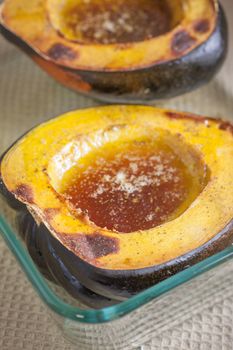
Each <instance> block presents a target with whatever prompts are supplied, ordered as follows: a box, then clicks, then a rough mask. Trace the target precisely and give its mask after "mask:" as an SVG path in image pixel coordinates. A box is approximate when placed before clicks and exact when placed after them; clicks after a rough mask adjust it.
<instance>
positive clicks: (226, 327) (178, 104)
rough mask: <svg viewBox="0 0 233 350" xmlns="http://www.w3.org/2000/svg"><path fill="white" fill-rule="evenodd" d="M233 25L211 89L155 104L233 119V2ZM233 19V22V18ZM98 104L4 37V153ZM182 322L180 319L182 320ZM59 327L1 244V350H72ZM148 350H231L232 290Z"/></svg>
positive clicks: (230, 10)
mask: <svg viewBox="0 0 233 350" xmlns="http://www.w3.org/2000/svg"><path fill="white" fill-rule="evenodd" d="M223 5H224V6H225V9H226V13H227V15H228V21H229V23H230V32H231V33H232V36H230V50H229V51H230V52H229V56H228V59H227V62H226V63H225V65H224V67H223V69H222V70H221V72H220V73H219V74H218V76H217V78H216V79H215V80H214V81H213V82H211V83H210V84H209V85H208V86H205V87H203V88H201V89H199V90H198V91H196V92H194V93H191V94H187V95H184V96H182V97H179V98H176V99H172V100H170V101H166V102H160V103H157V104H159V105H166V106H168V107H173V108H174V107H175V108H178V109H181V110H185V111H192V112H196V113H200V114H208V115H211V116H218V117H219V116H220V117H225V118H227V119H231V118H232V120H233V83H232V77H233V3H232V0H225V1H223ZM231 17H232V18H231ZM97 104H98V102H96V101H94V100H92V99H89V98H86V97H82V96H80V95H77V94H76V93H74V92H72V91H69V90H68V89H66V88H64V87H62V86H61V85H59V84H57V83H56V82H55V81H54V80H52V79H51V78H50V77H48V76H47V75H46V74H45V73H44V72H42V71H41V70H40V69H39V68H38V67H37V66H35V64H34V63H33V62H32V61H30V59H29V58H28V57H26V56H25V55H23V54H22V53H21V52H20V51H19V50H18V49H17V48H15V47H14V46H12V45H10V44H9V43H7V42H6V41H5V40H4V39H2V38H0V153H2V152H3V151H4V150H5V149H6V148H7V147H8V146H9V145H10V144H11V143H12V142H13V141H15V140H16V139H17V138H18V137H19V136H20V135H22V134H23V133H24V132H25V131H27V130H28V129H30V128H31V127H33V126H34V125H36V124H38V123H41V122H43V121H45V120H47V119H49V118H51V117H53V116H56V115H58V114H61V113H63V112H65V111H68V110H70V109H75V108H82V107H87V106H93V105H97ZM177 319H179V315H177ZM74 348H75V347H74V346H73V345H71V344H70V343H69V342H68V341H66V340H65V339H64V338H63V336H62V335H61V333H60V331H59V329H58V328H57V327H56V325H54V324H53V322H52V321H51V319H50V317H49V316H48V313H47V311H46V307H45V306H44V305H43V303H42V302H41V301H40V299H39V298H38V297H37V295H36V293H35V291H34V290H33V288H32V287H31V285H30V283H29V282H28V281H27V279H26V277H25V275H24V273H23V272H22V271H21V269H20V267H19V266H18V265H17V263H16V261H15V259H14V257H13V256H12V254H11V253H10V251H9V250H8V248H7V247H6V245H5V243H4V242H3V241H2V239H0V349H1V350H13V349H15V350H21V349H24V350H31V349H37V350H47V349H49V350H53V349H56V350H72V349H74ZM142 349H143V350H189V349H191V350H221V349H222V350H231V349H233V290H232V296H229V293H228V294H227V297H224V284H223V285H222V299H221V300H219V301H218V302H217V303H215V304H214V305H213V306H211V307H209V306H208V307H207V308H206V309H204V310H203V311H202V313H199V314H196V315H194V316H192V315H190V317H189V318H188V319H186V320H185V321H182V323H180V324H179V325H176V327H174V328H172V329H170V330H167V331H166V332H162V333H161V334H155V335H154V336H153V338H152V339H151V341H150V342H149V343H147V344H145V345H144V346H143V347H142ZM80 350H82V349H80Z"/></svg>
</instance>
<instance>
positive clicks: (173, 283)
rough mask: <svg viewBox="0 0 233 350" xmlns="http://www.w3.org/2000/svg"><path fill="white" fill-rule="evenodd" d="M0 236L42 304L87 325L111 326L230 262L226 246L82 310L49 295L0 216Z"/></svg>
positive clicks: (232, 253)
mask: <svg viewBox="0 0 233 350" xmlns="http://www.w3.org/2000/svg"><path fill="white" fill-rule="evenodd" d="M0 233H1V234H2V237H3V239H4V240H5V242H6V244H7V246H8V247H9V249H10V250H11V252H12V253H13V255H14V256H15V258H16V260H17V261H18V262H19V264H20V266H21V267H22V269H23V271H24V272H25V274H26V275H27V277H28V279H29V280H30V282H31V283H32V286H33V287H34V289H35V290H36V292H37V294H38V295H39V296H40V298H41V299H42V300H43V302H44V303H45V304H46V305H47V306H48V307H49V308H50V309H52V310H53V311H54V312H55V313H57V314H58V315H60V316H62V317H65V318H66V319H69V320H72V321H76V322H79V323H87V324H100V323H104V322H110V321H113V320H116V319H119V318H120V317H123V316H126V315H128V314H129V313H130V312H133V311H135V310H137V309H138V308H140V307H141V306H143V305H145V304H147V303H148V302H150V301H152V300H154V299H155V298H157V297H159V296H161V295H163V294H164V293H167V292H169V291H170V290H172V289H174V288H175V287H178V286H180V285H181V284H183V283H185V282H188V281H189V280H191V279H192V278H195V277H197V276H199V275H201V274H203V273H204V272H207V271H209V270H210V269H213V268H215V267H217V266H218V265H220V264H222V263H224V262H226V261H227V260H230V259H232V258H233V246H229V247H227V248H226V249H224V250H223V251H221V252H219V253H217V254H214V255H212V256H210V257H208V258H206V259H204V260H203V261H201V262H199V263H197V264H195V265H193V266H191V267H188V268H187V269H185V270H183V271H181V272H179V273H177V274H175V275H173V276H171V277H169V278H167V279H166V280H164V281H162V282H160V283H158V284H156V285H154V286H152V287H150V288H148V289H146V290H144V291H143V292H140V293H139V294H137V295H135V296H133V297H131V298H129V299H128V300H126V301H123V302H120V303H119V304H116V305H113V306H108V307H105V308H102V309H97V310H94V309H90V310H83V309H80V308H78V307H75V306H72V305H70V304H68V303H66V302H64V301H63V300H62V299H61V298H60V297H59V296H57V295H56V294H55V293H54V292H53V291H52V289H51V288H50V287H49V285H48V283H47V281H46V280H45V278H44V277H43V276H42V275H41V273H40V272H39V270H38V269H37V267H36V265H35V264H34V262H33V261H32V259H31V257H30V255H29V254H28V252H27V250H26V248H25V247H24V246H23V244H22V243H21V242H20V240H19V238H18V237H17V234H15V233H14V231H13V229H12V228H11V227H10V224H8V222H7V220H6V219H4V217H3V216H2V215H0Z"/></svg>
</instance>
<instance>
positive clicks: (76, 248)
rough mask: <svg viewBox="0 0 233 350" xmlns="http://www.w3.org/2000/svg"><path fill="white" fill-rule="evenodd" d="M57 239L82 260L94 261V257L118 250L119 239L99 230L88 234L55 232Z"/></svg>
mask: <svg viewBox="0 0 233 350" xmlns="http://www.w3.org/2000/svg"><path fill="white" fill-rule="evenodd" d="M57 236H58V238H59V240H60V241H61V242H62V243H63V244H64V245H65V246H66V247H67V248H68V249H69V250H71V251H72V252H73V253H74V254H76V255H77V256H79V257H82V258H83V259H84V260H87V261H89V262H92V263H93V262H94V263H95V265H98V262H97V261H96V259H98V258H101V257H103V256H106V255H109V254H116V253H117V252H118V251H119V239H117V238H115V237H108V236H105V235H103V234H102V233H99V232H94V233H92V234H88V235H82V234H67V233H63V234H61V233H60V234H57Z"/></svg>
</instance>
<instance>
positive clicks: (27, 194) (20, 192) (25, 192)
mask: <svg viewBox="0 0 233 350" xmlns="http://www.w3.org/2000/svg"><path fill="white" fill-rule="evenodd" d="M13 194H14V195H15V196H16V197H17V198H19V199H20V200H22V201H23V202H26V203H29V204H32V203H33V202H34V194H33V190H32V188H31V187H30V186H29V185H27V184H21V185H19V186H18V187H17V188H16V190H15V191H13Z"/></svg>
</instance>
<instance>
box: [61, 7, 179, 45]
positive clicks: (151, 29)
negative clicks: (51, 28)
mask: <svg viewBox="0 0 233 350" xmlns="http://www.w3.org/2000/svg"><path fill="white" fill-rule="evenodd" d="M58 11H59V13H58V17H59V20H58V23H56V27H57V26H59V31H60V32H61V33H62V34H63V35H64V36H65V37H66V38H67V39H70V40H75V41H79V42H83V43H88V44H114V43H129V42H131V43H132V42H139V41H144V40H148V39H151V38H154V37H157V36H159V35H163V34H165V33H167V32H169V31H170V30H171V29H173V28H174V27H175V26H176V25H178V24H179V23H180V21H181V19H182V17H183V7H182V1H181V0H172V1H171V0H166V1H165V0H137V1H135V0H127V1H124V0H115V1H112V0H79V1H77V0H75V1H74V0H66V1H63V3H62V4H60V5H59V7H58Z"/></svg>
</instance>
